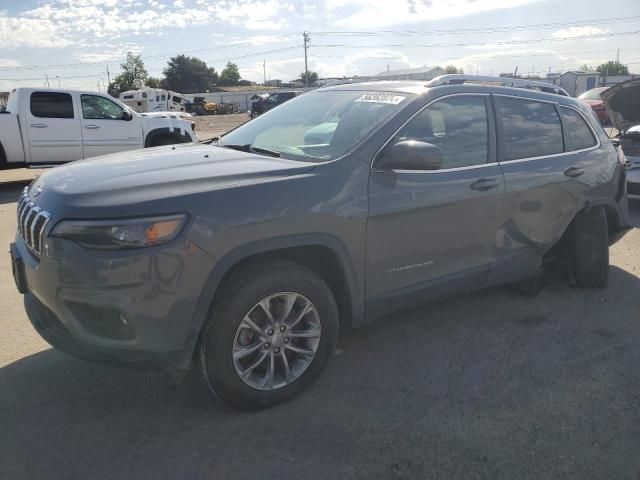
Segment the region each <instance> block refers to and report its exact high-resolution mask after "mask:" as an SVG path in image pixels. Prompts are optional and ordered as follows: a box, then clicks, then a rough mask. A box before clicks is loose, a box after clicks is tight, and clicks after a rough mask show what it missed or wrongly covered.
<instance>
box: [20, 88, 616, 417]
mask: <svg viewBox="0 0 640 480" xmlns="http://www.w3.org/2000/svg"><path fill="white" fill-rule="evenodd" d="M454 80H455V81H452V80H451V78H450V77H444V78H440V79H436V80H435V81H432V82H430V83H426V84H425V82H373V83H359V84H350V85H338V86H335V87H331V88H324V89H319V90H316V91H314V92H310V93H306V94H304V95H301V96H299V97H297V98H295V99H293V100H291V101H289V102H287V103H285V104H283V105H281V106H278V107H276V108H275V109H273V110H271V111H269V112H267V113H266V114H265V115H263V116H260V117H258V118H257V119H255V120H252V121H250V122H248V123H247V124H245V125H243V126H241V127H239V128H237V129H235V130H233V131H232V132H230V133H228V134H226V135H224V136H223V137H222V138H221V139H219V140H218V141H217V143H216V144H214V145H203V144H201V145H175V146H167V147H159V148H154V149H147V150H144V151H137V152H125V153H120V154H115V155H110V156H105V157H100V158H96V159H92V160H86V161H79V162H75V163H72V164H69V165H67V166H63V167H58V168H55V169H53V170H51V171H49V172H47V173H45V174H43V175H42V176H40V177H39V178H38V179H37V180H35V181H34V182H33V183H32V184H31V185H30V186H29V187H28V188H25V190H24V192H23V194H22V197H21V198H20V202H19V205H18V233H17V235H16V239H15V243H13V244H12V245H11V256H12V263H13V269H14V275H15V279H16V284H17V286H18V289H19V290H20V292H22V293H24V294H25V295H24V299H25V307H26V311H27V313H28V316H29V318H30V319H31V322H32V323H33V325H34V327H35V328H36V329H37V331H38V332H39V333H40V334H41V335H42V337H44V338H45V339H46V340H47V341H48V342H49V343H51V344H52V345H53V346H54V347H56V348H58V349H60V350H62V351H64V352H67V353H69V354H71V355H75V356H78V357H82V358H85V359H90V360H97V361H101V362H109V363H116V364H121V365H133V366H139V367H144V368H155V369H162V370H166V371H169V372H172V373H173V374H174V375H176V376H180V375H181V374H183V373H184V372H186V371H187V370H188V369H189V368H190V367H191V366H195V367H196V368H197V369H198V370H199V372H200V374H201V376H202V378H203V379H204V382H205V383H206V385H207V386H208V387H209V388H210V390H211V391H212V392H213V393H214V394H216V395H217V396H218V397H220V398H222V399H223V400H224V401H226V402H228V403H230V404H232V405H234V406H236V407H239V408H242V409H259V408H264V407H268V406H271V405H274V404H276V403H279V402H282V401H284V400H287V399H289V398H291V397H293V396H294V395H296V394H298V393H300V392H301V391H303V390H304V389H305V388H307V387H308V386H309V385H310V384H311V383H312V382H313V381H314V380H315V379H316V378H317V377H318V376H319V374H320V372H321V370H322V369H323V368H324V367H325V365H326V363H327V361H328V360H329V357H330V356H331V353H332V351H333V350H334V348H335V346H336V341H337V339H338V333H339V331H340V330H341V329H344V328H347V327H355V326H359V325H362V324H364V323H366V322H368V321H371V320H374V319H376V318H378V317H381V316H382V315H385V314H387V313H388V312H391V311H393V310H397V309H400V308H407V307H411V306H413V305H417V304H421V303H424V302H427V301H429V300H433V299H435V298H439V297H443V296H448V295H452V294H457V293H461V292H468V291H470V290H475V289H479V288H485V287H488V286H492V285H499V284H510V285H514V286H516V288H517V289H519V290H521V291H524V292H531V291H532V290H533V291H535V290H536V289H537V288H539V279H540V274H541V271H542V269H543V266H544V265H545V263H547V262H551V261H554V260H555V261H562V262H563V263H564V264H565V265H568V266H569V270H570V272H571V276H572V278H573V279H574V281H575V283H576V284H577V285H578V286H584V287H603V286H605V285H606V284H607V271H608V262H609V256H608V247H609V245H610V244H612V243H613V242H615V241H616V240H617V239H619V238H620V237H621V236H622V235H623V234H624V233H625V232H626V231H627V229H628V227H627V223H628V222H627V203H626V192H625V174H624V168H623V167H622V165H621V164H620V162H619V160H618V154H617V152H616V149H615V148H614V147H613V145H612V144H611V142H610V140H609V139H608V138H607V136H606V135H605V133H604V132H603V130H602V128H600V126H599V124H598V121H597V119H596V118H595V117H594V115H593V113H592V112H591V110H590V108H589V107H588V106H585V105H582V104H581V103H579V102H577V101H576V100H574V99H571V98H568V97H566V96H563V95H560V94H553V93H544V92H540V91H533V90H531V89H523V88H510V87H504V86H496V85H481V84H469V83H465V82H464V81H461V80H459V79H454ZM452 83H453V84H452Z"/></svg>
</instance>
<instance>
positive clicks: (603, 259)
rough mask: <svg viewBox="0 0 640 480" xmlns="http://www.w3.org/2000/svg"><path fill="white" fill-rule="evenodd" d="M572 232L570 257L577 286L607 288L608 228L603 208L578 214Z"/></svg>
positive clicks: (594, 208) (595, 208)
mask: <svg viewBox="0 0 640 480" xmlns="http://www.w3.org/2000/svg"><path fill="white" fill-rule="evenodd" d="M571 229H572V230H571V242H570V248H569V255H570V258H571V266H572V270H573V274H574V276H575V281H576V285H577V286H578V287H586V288H604V287H606V286H607V284H608V281H609V228H608V223H607V213H606V211H605V209H604V207H593V208H590V209H588V210H583V211H581V212H579V213H578V215H576V218H574V220H573V223H572V225H571Z"/></svg>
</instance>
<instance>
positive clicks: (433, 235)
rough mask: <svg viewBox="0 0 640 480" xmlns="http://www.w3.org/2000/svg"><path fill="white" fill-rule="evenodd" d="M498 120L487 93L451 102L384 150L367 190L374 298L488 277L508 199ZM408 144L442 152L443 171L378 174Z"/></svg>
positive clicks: (429, 111) (433, 108)
mask: <svg viewBox="0 0 640 480" xmlns="http://www.w3.org/2000/svg"><path fill="white" fill-rule="evenodd" d="M492 118H493V115H492V114H491V106H490V103H489V97H488V96H487V95H455V96H450V97H446V98H443V99H441V100H437V101H436V102H434V103H432V104H430V105H429V106H428V107H426V108H425V109H423V110H422V111H421V112H420V113H418V114H417V115H416V116H415V117H414V118H413V119H412V120H410V121H409V122H408V123H407V124H406V125H405V126H404V127H403V128H402V129H401V130H400V131H399V132H398V133H397V134H396V135H395V137H394V138H393V139H392V140H391V141H390V142H389V143H388V145H387V147H385V149H383V150H382V152H381V154H380V155H379V156H378V158H377V159H376V161H375V162H374V168H373V171H372V174H371V177H370V185H369V221H368V226H367V278H368V282H367V287H366V289H367V298H368V299H369V300H371V299H376V298H381V297H382V298H383V297H386V296H387V295H394V294H395V293H398V294H402V293H403V292H404V291H410V290H416V289H418V290H419V288H420V287H421V286H427V285H429V284H432V283H433V282H435V283H438V281H439V280H442V281H443V282H444V283H447V279H449V280H452V284H455V278H457V277H459V278H467V279H468V278H472V277H473V278H475V279H476V280H478V279H479V280H480V281H482V280H483V279H484V277H486V275H487V272H488V269H489V265H490V263H491V262H492V261H493V258H494V251H495V249H494V244H495V238H496V232H497V230H498V228H499V225H500V223H501V221H502V220H501V218H502V215H501V212H502V205H503V195H504V181H503V177H502V172H501V170H500V167H499V165H498V164H497V163H496V162H495V134H494V125H493V120H492ZM402 140H418V141H422V142H428V143H431V144H433V145H436V146H437V147H439V148H440V149H441V151H442V155H443V163H442V166H441V168H440V169H438V170H416V171H410V170H379V169H376V164H378V161H379V160H381V158H382V157H384V155H386V154H387V152H388V151H389V150H390V148H391V146H393V145H394V144H395V143H397V142H399V141H402Z"/></svg>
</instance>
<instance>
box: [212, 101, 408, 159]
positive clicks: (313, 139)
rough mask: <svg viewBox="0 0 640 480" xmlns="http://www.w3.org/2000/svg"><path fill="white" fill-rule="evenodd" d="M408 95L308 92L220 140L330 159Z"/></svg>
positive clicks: (391, 112)
mask: <svg viewBox="0 0 640 480" xmlns="http://www.w3.org/2000/svg"><path fill="white" fill-rule="evenodd" d="M408 96H409V95H408V94H401V95H396V94H389V93H383V92H362V91H358V92H353V91H317V92H311V93H307V94H304V95H301V96H299V97H296V98H294V99H292V100H290V101H288V102H286V103H283V104H282V105H280V106H278V107H276V108H274V109H273V110H270V111H269V112H267V113H265V114H264V115H262V116H260V117H258V118H256V119H255V120H252V121H251V122H249V123H247V124H246V125H243V126H241V127H239V128H238V129H236V130H234V131H232V132H230V133H229V134H227V135H225V136H224V137H222V139H221V140H220V141H219V142H218V145H219V146H225V145H251V146H252V147H254V148H261V149H268V150H271V151H273V152H277V153H279V154H280V155H281V156H282V157H284V158H289V159H293V160H303V161H318V162H321V161H327V160H333V159H336V158H338V157H341V156H342V155H344V154H346V153H348V152H350V151H351V150H353V148H355V147H356V146H357V145H358V144H359V143H360V142H361V141H362V140H364V138H365V137H366V136H367V135H368V134H369V133H371V132H372V131H373V130H375V129H376V128H377V127H378V126H380V125H382V124H383V123H385V122H386V121H387V120H388V119H390V118H391V117H392V116H393V115H395V114H396V113H397V112H398V111H399V110H400V109H401V108H402V107H403V106H404V105H405V104H406V103H407V98H408Z"/></svg>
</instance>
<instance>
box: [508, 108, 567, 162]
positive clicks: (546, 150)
mask: <svg viewBox="0 0 640 480" xmlns="http://www.w3.org/2000/svg"><path fill="white" fill-rule="evenodd" d="M496 104H497V109H498V113H499V115H500V117H501V119H502V132H503V143H504V154H503V160H506V161H508V160H518V159H521V158H532V157H541V156H543V155H554V154H556V153H562V152H563V150H564V144H563V141H562V127H561V125H560V117H558V113H557V112H556V108H555V106H554V105H553V104H550V103H543V102H537V101H535V100H524V99H518V98H505V97H496Z"/></svg>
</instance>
